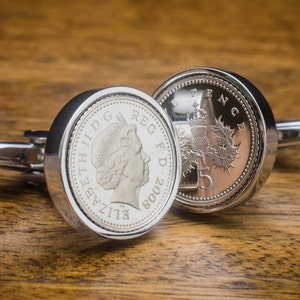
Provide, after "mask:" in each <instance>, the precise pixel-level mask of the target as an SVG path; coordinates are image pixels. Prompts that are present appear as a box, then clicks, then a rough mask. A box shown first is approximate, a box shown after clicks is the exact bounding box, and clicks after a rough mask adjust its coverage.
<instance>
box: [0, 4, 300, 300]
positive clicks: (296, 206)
mask: <svg viewBox="0 0 300 300" xmlns="http://www.w3.org/2000/svg"><path fill="white" fill-rule="evenodd" d="M299 17H300V2H299V1H298V0H295V1H293V0H282V1H281V0H278V1H276V0H275V1H274V0H271V1H259V0H252V1H236V0H232V1H227V0H225V1H223V0H214V1H197V0H187V1H179V0H178V1H176V0H175V1H171V0H166V1H165V0H164V1H160V2H158V1H134V0H122V1H118V0H117V1H110V0H107V1H106V0H105V1H96V0H85V1H58V0H49V1H47V0H41V1H37V0H27V1H18V0H9V1H7V0H0V88H1V90H0V105H1V106H0V107H1V110H0V139H1V140H2V141H25V140H24V139H23V137H22V133H23V131H24V130H26V129H39V130H48V129H49V127H50V125H51V122H52V120H53V119H54V117H55V116H56V114H57V113H58V112H59V110H60V108H61V107H62V106H63V105H64V104H65V103H66V102H67V101H68V100H69V99H71V98H72V97H73V96H75V95H76V94H78V93H80V92H81V91H84V90H88V89H91V88H98V87H107V86H114V85H127V86H132V87H135V88H138V89H140V90H143V91H145V92H147V93H149V94H152V92H153V91H154V90H155V89H156V87H157V86H158V85H159V84H160V83H161V82H162V81H163V80H165V79H166V78H167V77H168V76H170V75H172V74H173V73H174V72H178V71H180V70H182V69H186V68H189V67H193V66H211V67H217V68H221V69H225V70H230V71H233V72H236V73H239V74H241V75H243V76H244V77H246V78H248V79H249V80H250V81H252V82H253V83H254V84H255V85H256V86H257V87H258V88H259V89H260V90H261V91H262V93H263V94H264V95H265V97H266V98H267V99H268V101H269V103H270V106H271V108H272V110H273V112H274V115H275V117H276V119H277V120H293V119H300V106H299V103H300V102H299V94H300V21H299ZM299 153H300V152H299V149H290V150H281V151H280V152H279V153H278V159H277V162H276V164H275V168H274V170H273V172H272V174H271V176H270V177H269V179H268V181H267V183H266V184H265V185H264V187H263V188H262V189H261V190H260V191H259V192H258V193H257V194H256V195H255V196H254V197H253V198H252V199H251V200H249V201H248V202H246V203H244V204H242V205H240V206H238V207H236V208H233V209H230V210H227V211H223V212H219V213H215V214H207V215H199V214H192V213H186V212H183V211H180V210H178V209H175V208H172V209H171V211H170V212H169V213H168V214H167V216H166V217H165V218H164V219H163V221H162V222H161V223H160V224H159V225H158V226H157V227H156V228H155V229H154V230H153V231H151V232H150V233H149V234H147V235H145V236H143V237H142V238H138V239H135V240H130V241H126V242H120V241H119V242H116V241H111V240H101V241H99V240H95V239H93V238H90V237H87V236H84V235H82V234H81V233H78V232H76V231H75V230H73V229H72V228H71V227H70V226H69V225H68V224H67V223H65V221H63V219H62V218H61V216H60V215H59V213H58V212H57V211H56V210H55V208H54V206H53V204H52V202H51V199H50V196H49V194H48V192H47V189H46V187H45V186H44V185H42V186H29V185H26V184H24V183H22V181H21V180H20V178H19V174H15V173H13V172H7V171H3V170H2V171H1V172H0V185H1V188H0V262H1V263H0V298H1V299H14V300H15V299H72V300H74V299H209V298H212V299H248V298H250V299H299V298H300V258H299V245H300V161H299V159H300V154H299Z"/></svg>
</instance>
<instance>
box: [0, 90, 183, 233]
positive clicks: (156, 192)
mask: <svg viewBox="0 0 300 300" xmlns="http://www.w3.org/2000/svg"><path fill="white" fill-rule="evenodd" d="M25 136H26V137H29V138H30V143H27V144H25V143H24V144H11V143H8V144H7V143H3V144H2V145H1V148H0V157H1V160H0V164H1V165H2V167H8V168H10V169H15V170H19V171H22V172H23V173H22V174H23V178H24V180H26V181H30V182H34V183H38V182H40V181H41V179H43V178H44V173H45V179H46V182H47V186H48V190H49V192H50V195H51V198H52V200H53V202H54V204H55V206H56V208H57V209H58V211H59V212H60V213H61V214H62V216H63V217H64V218H65V219H66V221H67V222H69V223H70V225H72V226H73V227H74V228H76V229H78V230H80V231H82V232H84V233H87V234H90V235H94V236H102V237H107V238H112V239H129V238H134V237H137V236H140V235H142V234H145V233H146V232H148V231H149V230H151V229H152V228H153V227H154V226H155V225H156V224H157V223H158V222H159V221H160V220H161V219H162V218H163V216H164V215H165V214H166V213H167V211H168V210H169V208H170V207H171V205H172V204H173V201H174V198H175V195H176V192H177V190H178V186H179V182H180V174H181V165H182V164H181V156H180V154H179V153H180V147H179V144H178V139H177V137H176V136H175V129H174V127H173V124H172V122H171V121H170V119H169V118H168V116H167V115H166V113H165V112H164V111H163V109H162V107H161V106H160V105H159V104H158V103H157V102H156V101H155V100H154V99H153V98H151V97H150V96H148V95H146V94H144V93H143V92H140V91H138V90H135V89H132V88H127V87H114V88H107V89H102V90H93V91H87V92H84V93H82V94H80V95H78V96H76V97H75V98H73V99H72V100H71V101H70V102H69V103H68V104H67V105H66V106H65V107H64V108H63V109H62V110H61V111H60V113H59V114H58V116H57V117H56V119H55V120H54V122H53V124H52V126H51V128H50V131H49V132H48V133H47V132H32V131H31V132H26V133H25ZM46 137H47V139H46ZM45 141H46V143H45Z"/></svg>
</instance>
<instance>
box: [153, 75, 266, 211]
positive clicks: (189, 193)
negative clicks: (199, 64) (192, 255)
mask: <svg viewBox="0 0 300 300" xmlns="http://www.w3.org/2000/svg"><path fill="white" fill-rule="evenodd" d="M164 89H165V90H164ZM154 97H155V98H156V99H157V100H158V102H159V103H160V104H161V105H162V106H163V108H164V109H165V110H166V111H167V113H168V114H169V116H170V117H171V119H172V121H173V123H174V125H175V126H176V129H177V132H178V136H179V140H180V148H181V153H182V164H183V165H182V170H183V172H182V178H181V183H180V187H179V191H178V194H177V197H176V200H177V201H176V204H177V205H178V206H179V207H183V208H185V209H188V210H194V209H195V210H196V211H197V210H202V211H203V212H208V211H210V210H214V209H217V208H218V207H219V206H220V207H221V206H222V205H223V204H224V203H225V202H226V203H227V202H229V203H230V199H231V198H233V197H235V196H236V195H237V193H239V192H242V190H243V188H244V187H245V186H247V185H248V183H249V181H250V179H251V175H252V170H253V169H255V167H256V162H257V156H258V155H260V152H259V151H260V136H259V133H258V130H257V124H256V117H255V113H254V111H253V109H252V108H251V106H250V105H249V103H248V102H247V99H246V98H245V97H244V95H243V94H242V93H241V92H240V91H239V90H238V89H237V88H235V87H234V86H233V85H232V84H230V83H229V82H226V81H225V80H224V79H219V78H217V77H213V76H210V75H205V74H201V75H199V76H198V77H197V76H195V78H191V79H190V80H189V79H181V78H180V76H178V78H177V81H176V80H174V79H173V80H172V81H170V82H169V85H165V86H164V88H162V89H161V90H158V91H157V92H156V93H155V94H154ZM224 205H227V204H224Z"/></svg>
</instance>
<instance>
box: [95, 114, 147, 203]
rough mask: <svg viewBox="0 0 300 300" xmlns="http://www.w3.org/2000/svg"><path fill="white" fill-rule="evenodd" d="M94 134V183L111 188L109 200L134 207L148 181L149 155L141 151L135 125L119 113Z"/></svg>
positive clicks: (141, 147) (107, 188) (106, 188)
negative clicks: (111, 193) (95, 181)
mask: <svg viewBox="0 0 300 300" xmlns="http://www.w3.org/2000/svg"><path fill="white" fill-rule="evenodd" d="M117 121H118V122H114V123H111V124H110V125H108V126H107V127H106V128H105V129H103V130H102V131H101V132H99V134H98V135H97V136H96V137H95V139H94V141H93V144H92V164H93V166H94V167H95V168H96V180H97V183H98V184H99V185H100V186H102V187H103V188H104V189H105V190H113V195H112V198H111V201H110V202H111V203H124V204H128V205H130V206H132V207H134V208H136V209H140V206H139V191H140V188H141V187H142V186H143V185H144V184H146V183H147V182H148V180H149V165H148V163H149V161H150V157H149V156H148V155H147V154H146V153H145V152H144V151H143V145H142V143H141V140H140V138H139V136H138V134H137V127H136V125H135V124H129V125H128V124H127V122H126V120H125V119H124V117H123V116H122V115H121V114H119V115H118V117H117Z"/></svg>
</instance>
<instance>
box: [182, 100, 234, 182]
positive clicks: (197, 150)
mask: <svg viewBox="0 0 300 300" xmlns="http://www.w3.org/2000/svg"><path fill="white" fill-rule="evenodd" d="M192 107H193V109H192V111H191V112H190V113H188V114H187V121H188V128H189V129H188V131H190V134H189V135H188V137H187V132H186V130H183V129H182V128H181V126H178V128H177V129H178V135H179V140H180V145H181V152H182V160H183V165H182V167H183V176H184V177H185V176H186V175H187V174H188V173H191V172H192V170H193V169H197V168H199V166H202V167H203V166H207V165H210V166H211V165H213V166H215V167H216V168H220V169H222V170H223V171H227V172H230V168H233V167H234V164H233V162H234V160H235V159H237V158H238V156H239V151H238V149H239V147H240V145H239V144H238V145H235V144H234V129H231V128H230V126H227V125H225V124H224V122H223V121H222V115H221V116H219V118H214V120H208V114H207V111H206V110H205V109H204V108H201V107H200V104H199V103H196V102H195V103H194V104H193V105H192ZM212 121H213V122H214V124H211V123H213V122H212ZM197 171H198V172H197V174H198V176H199V170H197ZM200 176H201V172H200Z"/></svg>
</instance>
